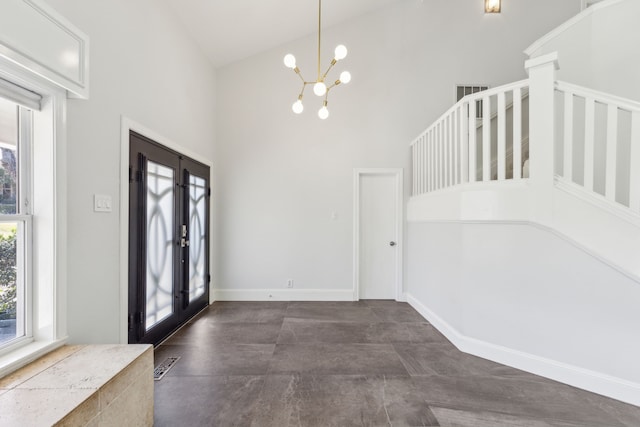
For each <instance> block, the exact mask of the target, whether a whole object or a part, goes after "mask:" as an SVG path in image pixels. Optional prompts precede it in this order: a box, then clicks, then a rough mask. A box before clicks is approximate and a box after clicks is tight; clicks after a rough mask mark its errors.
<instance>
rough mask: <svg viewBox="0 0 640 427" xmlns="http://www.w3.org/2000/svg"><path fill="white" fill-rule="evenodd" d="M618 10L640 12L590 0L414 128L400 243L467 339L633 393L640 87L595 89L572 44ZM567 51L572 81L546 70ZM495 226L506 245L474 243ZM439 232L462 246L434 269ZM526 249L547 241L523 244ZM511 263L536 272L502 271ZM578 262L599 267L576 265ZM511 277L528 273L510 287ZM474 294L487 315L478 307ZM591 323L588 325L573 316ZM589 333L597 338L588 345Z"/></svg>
mask: <svg viewBox="0 0 640 427" xmlns="http://www.w3.org/2000/svg"><path fill="white" fill-rule="evenodd" d="M628 16H636V17H637V16H640V2H638V1H637V0H605V1H602V2H599V3H598V4H596V5H594V6H592V7H590V8H589V9H587V10H586V11H584V12H582V13H581V14H579V15H577V16H576V17H575V18H573V19H572V20H571V21H569V22H568V23H567V24H564V25H563V26H561V27H560V28H558V29H556V30H554V31H553V32H551V33H550V34H548V35H546V36H545V37H543V38H542V39H541V40H540V41H538V42H536V43H535V44H534V45H533V46H532V47H531V48H530V49H529V50H528V51H527V53H528V54H530V56H531V57H530V59H529V60H528V61H527V62H526V64H525V68H526V70H527V73H528V76H529V78H527V79H526V80H522V81H519V82H514V83H511V84H507V85H504V86H501V87H497V88H493V89H490V90H487V91H484V92H479V93H475V94H472V95H468V96H466V97H465V98H463V99H461V100H460V101H459V102H458V103H457V104H455V105H454V106H453V107H451V108H450V109H449V110H448V111H446V112H445V113H444V114H443V115H442V116H441V117H440V118H438V119H437V120H436V121H435V122H434V123H433V124H432V125H430V126H429V127H428V128H427V129H426V130H425V131H424V132H423V133H422V134H420V135H419V136H418V137H417V138H416V139H415V140H414V141H412V142H411V155H412V193H411V196H412V197H411V199H410V201H409V204H408V214H407V219H408V221H409V240H410V247H409V253H410V254H411V253H412V252H413V253H416V252H417V253H422V254H429V259H425V258H422V259H419V257H418V258H416V259H415V260H410V261H409V263H410V266H409V276H410V277H409V286H408V292H407V293H408V300H409V302H410V303H411V304H412V305H413V306H414V307H416V308H417V309H418V310H419V311H420V312H421V313H422V314H423V315H425V317H427V318H428V319H429V320H430V321H431V322H432V323H433V324H434V325H436V326H437V327H438V328H439V329H440V330H441V331H442V332H443V333H445V335H447V336H448V337H449V339H451V340H452V342H454V344H456V345H457V346H458V347H459V348H461V349H462V350H464V351H468V352H469V353H472V354H476V355H479V356H482V357H486V358H489V359H493V360H496V361H499V362H502V363H506V364H510V365H512V366H516V367H519V368H521V369H525V370H528V371H531V372H535V373H538V374H540V375H545V376H548V377H550V378H554V379H557V380H560V381H563V382H566V383H569V384H572V385H575V386H578V387H582V388H585V389H588V390H592V391H595V392H597V393H601V394H604V395H608V396H611V397H614V398H617V399H620V400H623V401H626V402H630V403H634V404H636V405H640V369H639V368H638V364H637V360H640V345H638V344H636V343H635V342H637V341H639V340H638V335H639V334H640V315H639V314H637V313H640V102H638V101H636V100H633V99H625V98H622V97H620V96H616V95H614V94H611V93H607V92H604V91H601V90H595V89H600V88H602V87H603V86H605V87H608V85H609V86H610V85H612V83H611V82H609V81H608V80H607V79H604V78H602V76H600V75H598V76H593V78H588V76H587V77H585V76H584V74H585V73H584V72H580V67H579V66H578V65H579V64H580V63H581V62H580V61H581V60H580V58H576V56H577V55H579V54H576V52H575V51H574V50H572V49H573V48H574V47H575V44H576V43H575V40H576V39H577V38H580V37H584V34H585V31H587V30H588V31H590V32H591V33H589V34H590V35H591V36H590V37H592V38H593V39H594V40H598V41H599V42H601V44H602V43H603V40H602V39H600V38H598V36H599V33H594V32H596V31H607V28H608V27H607V25H610V24H607V25H604V24H603V23H610V22H614V23H615V22H618V21H616V20H620V22H622V21H624V20H626V19H627V17H628ZM625 22H626V21H625ZM633 28H636V27H635V26H634V27H633ZM633 28H625V29H624V30H620V31H632V32H634V33H633V34H631V35H629V34H627V35H625V37H626V38H627V39H628V40H629V43H633V42H634V40H637V39H639V38H640V31H639V30H636V29H633ZM605 41H606V40H605ZM552 49H556V50H553V51H552ZM597 49H601V50H602V52H606V54H607V55H612V54H613V53H612V52H614V51H616V50H618V49H619V47H616V48H615V49H613V48H612V49H609V50H607V49H606V47H602V46H598V47H596V48H594V52H595V51H597ZM576 51H578V52H582V54H583V55H587V56H589V54H588V53H584V52H589V51H588V50H586V49H585V50H584V51H581V50H580V49H576ZM565 55H566V56H567V57H568V58H569V59H568V61H567V62H568V65H569V66H568V71H567V72H566V73H565V74H564V75H563V77H569V78H571V77H575V80H577V82H576V81H574V82H565V81H561V80H559V78H558V74H559V72H558V69H559V67H560V66H562V61H563V57H564V56H565ZM592 61H593V58H591V57H586V58H584V59H583V60H582V67H583V68H582V69H583V71H584V70H590V69H591V68H589V66H588V65H589V64H590V63H591V62H592ZM611 62H615V60H612V61H611ZM636 62H637V61H636ZM614 68H615V67H614V65H611V70H610V71H611V72H615V69H614ZM608 79H616V77H615V76H614V75H611V76H610V77H609V78H608ZM634 79H635V80H637V75H636V77H634ZM635 80H634V81H631V82H629V85H630V87H634V85H637V83H636V81H635ZM576 83H580V84H576ZM589 83H593V85H594V88H590V87H589ZM616 84H617V85H618V86H615V87H614V86H611V88H612V90H614V89H617V87H619V86H624V82H620V81H618V82H616ZM632 94H633V95H634V96H635V93H634V92H633V91H632ZM636 99H640V97H637V98H636ZM480 105H481V107H482V108H481V114H477V109H478V107H479V106H480ZM437 224H440V225H439V226H436V225H437ZM444 224H446V225H444ZM510 226H512V227H513V226H517V228H515V227H514V229H515V230H516V231H515V232H514V235H518V236H522V237H521V238H520V240H516V241H514V240H512V239H510V237H511V236H510V235H509V233H510V231H506V230H507V228H508V227H510ZM443 229H447V230H449V232H448V233H449V234H446V232H444V231H442V230H443ZM489 229H490V230H492V232H491V233H493V234H491V233H488V232H487V230H489ZM478 236H483V237H478ZM494 238H495V242H497V241H500V242H504V244H505V245H508V246H509V248H510V249H508V250H504V253H503V255H502V256H501V258H500V259H496V258H495V257H492V256H491V253H482V252H483V251H484V250H485V248H486V247H489V246H491V244H493V243H495V242H492V241H491V240H493V239H494ZM412 240H413V243H411V241H412ZM449 240H452V241H453V242H454V244H455V245H458V246H455V245H453V244H452V247H457V249H456V250H457V251H458V252H463V253H461V254H460V255H459V263H458V265H457V267H454V269H457V271H454V272H451V273H443V274H435V273H434V271H439V270H438V266H437V264H438V261H436V259H437V258H438V257H439V254H438V252H437V249H434V243H433V242H434V241H435V242H439V243H438V244H439V245H440V246H445V245H446V244H447V243H446V242H447V241H449ZM458 243H459V244H458ZM531 248H536V250H537V251H538V252H540V251H549V252H548V253H545V254H544V256H539V257H538V258H539V259H536V255H535V252H536V251H535V250H534V251H533V252H534V254H533V255H532V256H529V259H523V258H524V257H525V256H526V255H525V254H526V253H529V249H531ZM444 251H445V250H444V249H443V252H444ZM467 251H469V252H473V253H468V254H467V253H464V252H467ZM497 251H500V249H498V250H497ZM550 251H556V252H554V253H552V252H550ZM454 253H455V251H454ZM530 255H531V254H530ZM454 256H455V255H454ZM563 258H567V261H566V262H565V263H564V264H563ZM541 259H545V261H541ZM569 259H570V260H569ZM480 260H483V261H480ZM555 261H557V265H556V263H555ZM425 265H431V266H432V268H431V269H429V268H427V267H425ZM514 265H519V266H521V267H520V269H521V270H525V271H522V274H527V271H526V270H527V269H531V270H535V273H533V274H532V275H536V276H539V277H540V278H543V281H544V282H545V283H536V282H535V281H532V282H531V283H528V282H527V280H526V279H523V278H521V277H520V276H518V275H517V274H515V275H509V274H505V272H504V270H505V269H506V270H509V269H510V267H513V266H514ZM577 270H580V271H579V272H582V271H591V270H593V271H598V272H600V271H601V272H602V273H599V274H601V277H594V274H592V275H589V277H587V278H582V279H578V277H579V274H578V273H579V272H577ZM432 276H433V277H432ZM435 276H437V278H438V280H434V278H435ZM482 277H486V280H484V281H483V280H482V279H481V278H482ZM465 278H466V279H465ZM568 278H569V279H568ZM573 278H575V280H576V281H577V282H576V283H573V282H572V280H573ZM469 280H476V281H477V282H478V283H477V285H476V286H473V287H471V286H470V285H469V283H468V282H469ZM579 280H582V281H583V283H582V284H583V285H584V286H583V288H582V289H581V284H580V282H579ZM519 281H521V282H523V283H524V282H527V285H526V286H524V285H523V286H522V288H521V289H520V290H519V292H520V293H518V292H515V293H512V290H513V288H514V287H517V286H519V283H520V282H519ZM538 282H540V280H538ZM568 282H571V283H568ZM569 289H571V291H568V290H569ZM582 292H585V294H582ZM541 293H542V294H545V295H544V296H540V294H541ZM486 294H489V295H492V296H493V298H494V300H493V301H491V302H490V305H491V307H492V312H491V314H490V315H489V314H488V313H483V312H482V311H481V310H479V309H478V308H477V306H476V304H478V298H484V295H486ZM474 295H475V297H474ZM479 295H482V297H478V296H479ZM525 295H530V296H528V297H526V298H528V300H526V299H525V300H523V299H522V298H523V296H525ZM629 300H632V301H634V304H633V305H628V301H629ZM634 305H635V306H636V309H635V312H634V309H633V307H634ZM517 307H522V308H521V310H518V309H517ZM470 313H476V314H475V316H470V315H469V314H470ZM590 313H592V314H591V315H590ZM536 316H537V317H538V320H537V321H538V322H539V323H538V326H536V320H535V318H536ZM541 316H542V317H544V320H541V319H540V317H541ZM571 317H574V318H571ZM582 318H584V319H582ZM594 318H597V319H598V320H597V321H595V320H594ZM576 319H581V320H580V321H577V323H576ZM540 325H542V326H540ZM590 325H593V329H592V331H593V334H592V335H590V334H585V333H584V331H582V330H580V327H581V326H582V327H585V328H588V327H590ZM536 328H537V329H536ZM541 329H544V330H545V333H544V334H541V333H540V330H541ZM488 330H490V331H492V332H488ZM496 331H497V332H496ZM599 340H604V341H606V342H607V343H609V344H604V343H603V344H602V345H608V346H610V347H611V348H610V349H609V352H599V354H589V355H587V354H586V353H588V352H590V351H592V350H589V347H590V346H591V345H593V343H594V342H599ZM631 343H633V344H631ZM578 349H580V351H578ZM622 353H624V356H623V357H619V356H620V354H622ZM634 360H636V362H633V361H634ZM614 365H615V367H614Z"/></svg>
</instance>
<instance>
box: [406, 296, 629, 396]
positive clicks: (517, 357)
mask: <svg viewBox="0 0 640 427" xmlns="http://www.w3.org/2000/svg"><path fill="white" fill-rule="evenodd" d="M407 301H408V302H409V304H410V305H411V306H412V307H413V308H415V309H416V311H418V313H420V315H422V317H424V318H425V319H427V320H428V321H429V322H430V323H431V324H432V325H433V326H434V327H435V328H436V329H438V330H439V331H440V332H441V333H442V334H443V335H444V336H445V337H447V339H449V341H451V342H452V343H453V344H454V345H455V346H456V347H457V348H458V349H459V350H461V351H463V352H465V353H469V354H473V355H475V356H479V357H482V358H485V359H489V360H492V361H495V362H498V363H502V364H504V365H507V366H512V367H515V368H517V369H522V370H523V371H527V372H531V373H533V374H536V375H540V376H543V377H547V378H551V379H553V380H556V381H560V382H562V383H565V384H569V385H572V386H575V387H578V388H581V389H584V390H589V391H592V392H594V393H598V394H602V395H604V396H609V397H612V398H614V399H618V400H621V401H623V402H627V403H631V404H633V405H640V384H638V383H634V382H631V381H626V380H623V379H620V378H617V377H613V376H610V375H606V374H602V373H600V372H596V371H591V370H588V369H583V368H579V367H577V366H573V365H569V364H566V363H562V362H558V361H556V360H553V359H547V358H544V357H540V356H536V355H533V354H530V353H526V352H523V351H519V350H514V349H511V348H508V347H503V346H500V345H496V344H492V343H489V342H486V341H482V340H478V339H475V338H471V337H468V336H466V335H464V334H462V333H460V331H458V330H457V329H456V328H454V327H453V326H452V325H450V324H449V323H448V322H447V321H446V320H444V319H443V318H441V317H440V316H438V315H437V314H436V313H435V312H433V311H432V310H430V309H429V308H428V307H427V306H426V305H425V304H423V303H422V302H420V301H419V300H418V299H416V298H414V297H413V296H412V295H411V294H409V295H407Z"/></svg>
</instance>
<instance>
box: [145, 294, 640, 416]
mask: <svg viewBox="0 0 640 427" xmlns="http://www.w3.org/2000/svg"><path fill="white" fill-rule="evenodd" d="M169 356H181V359H180V360H179V361H178V363H177V364H176V365H175V366H174V367H173V368H172V369H171V370H170V371H169V373H168V374H167V375H166V376H165V377H164V378H163V379H162V380H161V381H159V382H156V385H155V425H156V426H274V427H286V426H322V427H325V426H337V427H347V426H443V427H445V426H448V427H453V426H456V427H463V426H472V427H485V426H486V427H500V426H517V427H524V426H532V427H548V426H563V427H570V426H571V427H576V426H581V427H584V426H598V427H615V426H640V408H638V407H635V406H631V405H627V404H624V403H620V402H618V401H615V400H611V399H607V398H604V397H601V396H598V395H595V394H592V393H588V392H585V391H582V390H578V389H576V388H573V387H570V386H567V385H564V384H560V383H557V382H554V381H551V380H548V379H544V378H541V377H538V376H535V375H532V374H528V373H525V372H522V371H519V370H516V369H513V368H509V367H507V366H503V365H499V364H496V363H493V362H490V361H487V360H485V359H480V358H477V357H474V356H470V355H468V354H465V353H462V352H460V351H458V350H457V349H456V348H455V347H454V346H453V345H452V344H451V343H449V341H447V340H446V338H444V337H443V336H442V335H441V334H440V333H439V332H438V331H437V330H436V329H435V328H434V327H433V326H431V325H430V324H429V323H427V322H426V321H425V320H424V319H423V318H422V317H421V316H420V315H419V314H418V313H417V312H416V311H415V310H413V308H411V307H410V306H409V305H408V304H403V303H397V302H392V301H360V302H341V303H331V302H290V303H287V302H265V303H259V302H216V303H214V304H213V305H211V306H210V307H209V308H207V309H206V310H205V311H204V312H203V313H201V314H200V315H199V316H198V317H197V318H195V319H194V320H193V321H191V322H190V323H188V324H187V325H186V326H185V327H184V328H182V329H181V330H180V331H179V332H178V333H176V334H175V335H174V336H173V337H171V338H170V339H169V340H167V341H166V342H165V343H164V344H163V345H161V346H159V347H158V348H157V349H156V352H155V357H156V363H158V362H161V361H162V360H164V359H165V358H166V357H169Z"/></svg>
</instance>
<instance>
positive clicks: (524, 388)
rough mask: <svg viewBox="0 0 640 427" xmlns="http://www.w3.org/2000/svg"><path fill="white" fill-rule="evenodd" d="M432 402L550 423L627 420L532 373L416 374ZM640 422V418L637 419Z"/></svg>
mask: <svg viewBox="0 0 640 427" xmlns="http://www.w3.org/2000/svg"><path fill="white" fill-rule="evenodd" d="M413 380H414V381H415V382H416V384H418V385H419V387H418V389H419V390H420V394H421V395H422V396H423V397H424V399H425V400H426V401H427V403H428V404H429V406H433V407H444V408H455V409H459V410H462V411H467V412H494V413H501V414H509V415H513V416H516V417H523V418H530V419H532V420H538V421H545V422H547V423H549V424H551V425H571V423H574V424H576V425H580V426H583V427H595V426H599V427H604V426H606V427H616V426H624V425H640V424H625V423H623V422H620V421H619V420H618V419H616V417H614V416H612V415H610V414H608V413H607V412H604V411H602V410H600V409H599V408H597V407H594V406H593V405H592V404H590V403H589V401H588V399H585V398H586V397H587V395H590V393H588V392H585V391H582V390H578V389H575V388H573V387H570V386H567V385H564V384H560V383H555V382H553V381H549V380H545V379H538V378H537V377H536V378H533V377H524V376H522V377H500V376H465V377H452V376H443V375H437V376H431V377H413ZM637 421H638V422H640V418H638V419H637Z"/></svg>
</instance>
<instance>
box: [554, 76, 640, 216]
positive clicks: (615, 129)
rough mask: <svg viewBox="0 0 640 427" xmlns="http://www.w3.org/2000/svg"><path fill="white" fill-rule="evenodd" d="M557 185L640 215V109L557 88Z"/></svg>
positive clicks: (603, 96) (580, 89) (603, 95)
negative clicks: (593, 195)
mask: <svg viewBox="0 0 640 427" xmlns="http://www.w3.org/2000/svg"><path fill="white" fill-rule="evenodd" d="M556 111H557V112H558V113H561V115H558V114H556V140H557V142H556V143H557V144H558V149H557V151H556V152H557V154H558V155H559V156H562V158H561V159H559V161H557V162H556V175H557V179H558V181H559V182H563V183H565V184H569V185H575V186H580V187H582V188H583V190H585V191H587V192H591V193H596V194H598V195H600V196H601V197H604V198H605V199H606V200H608V201H609V202H612V203H616V204H618V205H623V206H626V207H628V208H630V209H631V210H632V211H633V212H635V213H636V214H639V213H640V103H638V102H635V101H631V100H627V99H623V98H619V97H616V96H613V95H609V94H606V93H601V92H597V91H594V90H591V89H588V88H584V87H580V86H576V85H573V84H569V83H565V82H557V83H556Z"/></svg>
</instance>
